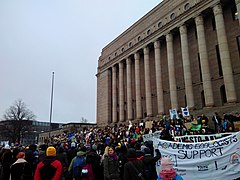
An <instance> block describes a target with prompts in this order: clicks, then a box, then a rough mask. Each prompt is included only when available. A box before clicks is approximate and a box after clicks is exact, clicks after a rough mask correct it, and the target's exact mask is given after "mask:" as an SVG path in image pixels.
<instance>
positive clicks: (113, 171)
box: [103, 147, 120, 180]
mask: <svg viewBox="0 0 240 180" xmlns="http://www.w3.org/2000/svg"><path fill="white" fill-rule="evenodd" d="M106 151H107V152H108V153H107V154H105V155H104V160H103V168H104V180H120V170H119V163H118V157H117V154H116V152H115V150H114V147H106ZM106 151H105V152H106Z"/></svg>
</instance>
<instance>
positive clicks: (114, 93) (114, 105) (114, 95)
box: [112, 66, 117, 123]
mask: <svg viewBox="0 0 240 180" xmlns="http://www.w3.org/2000/svg"><path fill="white" fill-rule="evenodd" d="M116 80H117V74H116V66H113V67H112V122H114V123H116V122H117V83H116V82H117V81H116Z"/></svg>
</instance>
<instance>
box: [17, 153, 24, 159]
mask: <svg viewBox="0 0 240 180" xmlns="http://www.w3.org/2000/svg"><path fill="white" fill-rule="evenodd" d="M16 158H17V159H25V153H24V152H19V153H18V154H17V156H16Z"/></svg>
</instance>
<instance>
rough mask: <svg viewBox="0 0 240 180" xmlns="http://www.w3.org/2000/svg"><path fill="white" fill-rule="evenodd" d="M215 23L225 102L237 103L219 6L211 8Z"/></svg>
mask: <svg viewBox="0 0 240 180" xmlns="http://www.w3.org/2000/svg"><path fill="white" fill-rule="evenodd" d="M213 12H214V16H215V22H216V30H217V38H218V45H219V52H220V57H221V64H222V70H223V80H224V84H225V90H226V95H227V102H228V103H232V102H236V101H237V96H236V91H235V86H234V79H233V73H232V71H233V70H232V64H231V59H230V53H229V49H228V43H227V35H226V31H225V24H224V19H223V13H222V7H221V5H220V4H218V5H216V6H215V7H214V8H213Z"/></svg>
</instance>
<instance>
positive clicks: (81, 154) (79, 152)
mask: <svg viewBox="0 0 240 180" xmlns="http://www.w3.org/2000/svg"><path fill="white" fill-rule="evenodd" d="M85 154H86V152H84V151H78V152H77V156H80V157H81V156H84V155H85Z"/></svg>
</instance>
